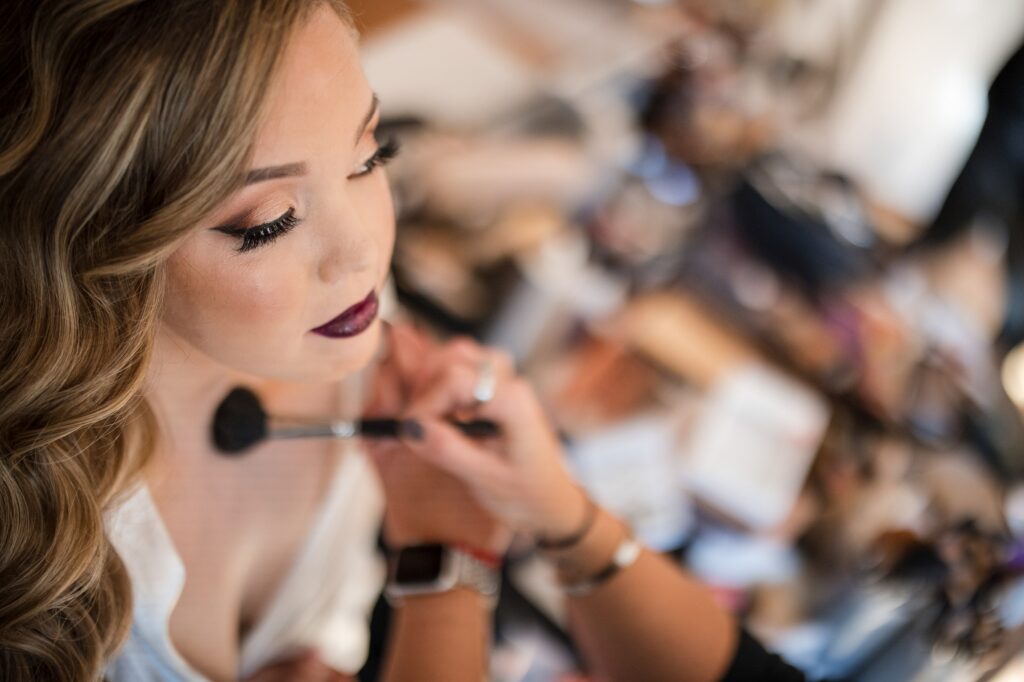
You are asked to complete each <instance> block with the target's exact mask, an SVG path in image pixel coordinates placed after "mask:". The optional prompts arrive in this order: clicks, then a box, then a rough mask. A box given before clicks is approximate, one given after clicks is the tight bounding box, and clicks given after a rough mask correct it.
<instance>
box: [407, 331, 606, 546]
mask: <svg viewBox="0 0 1024 682" xmlns="http://www.w3.org/2000/svg"><path fill="white" fill-rule="evenodd" d="M424 358H425V359H424V360H423V361H421V363H420V370H419V374H418V376H417V379H416V381H415V382H414V395H413V396H412V403H411V406H410V409H409V410H408V411H407V413H406V415H407V417H408V418H411V419H416V420H417V421H418V422H419V423H420V424H421V425H422V426H423V437H422V439H420V440H418V441H412V440H410V439H406V441H407V442H409V445H410V448H411V450H412V451H413V452H414V453H416V454H417V455H418V456H419V457H420V459H421V460H422V461H423V462H425V463H429V464H432V465H435V466H437V467H439V468H441V469H444V470H445V471H448V472H450V473H451V474H452V475H454V476H457V477H458V478H459V479H461V480H462V481H464V482H465V483H466V485H467V486H468V487H469V489H470V491H471V492H472V494H473V497H474V498H475V499H476V501H477V502H478V503H479V504H480V505H482V506H483V507H484V508H486V509H487V510H488V511H490V512H491V513H492V514H494V515H495V516H497V517H498V518H500V519H502V520H503V521H504V522H505V523H507V524H508V525H509V526H510V527H512V528H513V529H514V530H519V531H524V532H526V533H529V534H531V535H533V536H535V537H536V536H542V537H547V538H555V537H563V536H565V535H568V534H571V533H572V532H573V530H574V529H576V528H578V527H579V525H580V523H581V522H582V521H583V519H584V517H585V515H586V507H587V503H586V499H585V497H584V495H583V492H582V491H581V490H580V488H578V487H577V486H576V484H575V482H574V481H573V479H572V477H571V475H570V474H569V471H568V470H567V469H566V467H565V465H564V462H563V450H562V446H561V443H560V442H559V440H558V437H557V435H556V434H555V432H554V430H553V429H552V427H551V425H550V423H549V421H548V419H547V416H546V415H545V414H544V410H543V408H542V406H541V404H540V401H539V400H538V399H537V396H536V394H535V393H534V391H533V388H532V387H531V386H530V385H529V384H528V383H527V382H526V381H525V380H524V379H522V378H521V377H518V376H516V374H515V371H514V368H513V364H512V361H511V360H510V359H509V358H508V357H507V356H506V355H505V354H504V353H502V352H501V351H498V350H495V349H489V348H485V347H483V346H480V345H478V344H476V343H474V342H472V341H469V340H466V339H460V340H456V341H454V342H451V343H449V344H447V345H446V346H444V347H443V348H442V349H440V350H439V351H435V352H433V353H430V354H427V355H425V356H424ZM485 359H487V360H489V361H490V362H492V363H493V365H494V366H495V368H496V370H497V372H496V374H497V379H498V381H497V387H496V391H495V395H494V398H493V399H492V400H491V401H489V402H487V403H486V404H484V405H480V406H478V407H474V399H473V389H474V387H475V385H476V383H477V382H478V380H479V373H480V369H479V368H480V363H481V361H483V360H485ZM452 415H458V416H460V417H461V418H469V417H471V416H475V417H479V418H483V419H490V420H493V421H495V422H497V424H498V425H499V427H500V428H501V430H502V436H501V437H500V438H497V439H488V440H487V441H478V440H472V439H470V438H467V437H465V436H463V435H462V434H461V433H460V432H459V431H457V430H456V429H454V428H452V426H451V425H449V424H448V423H447V421H446V419H445V418H446V417H449V416H452Z"/></svg>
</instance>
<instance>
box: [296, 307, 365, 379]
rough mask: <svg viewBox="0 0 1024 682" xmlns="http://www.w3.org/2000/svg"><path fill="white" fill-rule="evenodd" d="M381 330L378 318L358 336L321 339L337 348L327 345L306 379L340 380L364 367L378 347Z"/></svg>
mask: <svg viewBox="0 0 1024 682" xmlns="http://www.w3.org/2000/svg"><path fill="white" fill-rule="evenodd" d="M382 331H383V325H381V321H380V319H379V318H378V319H376V320H374V321H373V324H371V325H370V326H369V327H368V328H367V329H366V331H364V332H363V333H361V334H359V335H358V336H353V337H350V338H347V339H322V341H325V342H327V343H328V344H332V345H333V344H336V345H337V348H336V349H335V348H332V347H331V345H328V347H327V355H326V357H325V358H324V360H323V363H322V364H321V365H319V366H318V367H315V368H312V369H311V370H310V374H311V376H310V377H309V378H308V379H307V380H308V381H311V382H315V383H326V382H330V381H340V380H341V379H344V378H346V377H348V376H350V375H352V374H355V373H356V372H359V371H361V370H363V369H365V368H366V366H367V365H369V364H370V362H371V361H372V360H373V358H374V356H376V354H377V351H378V349H379V348H380V344H381V333H382ZM317 341H321V339H317ZM332 350H333V351H334V352H333V353H331V351H332Z"/></svg>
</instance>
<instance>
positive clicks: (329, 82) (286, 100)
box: [254, 4, 373, 166]
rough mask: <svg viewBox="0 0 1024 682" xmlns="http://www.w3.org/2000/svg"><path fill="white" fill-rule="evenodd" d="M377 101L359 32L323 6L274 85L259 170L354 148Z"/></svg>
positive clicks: (259, 140) (259, 142) (295, 40)
mask: <svg viewBox="0 0 1024 682" xmlns="http://www.w3.org/2000/svg"><path fill="white" fill-rule="evenodd" d="M372 97H373V93H372V90H371V89H370V85H369V83H368V82H367V80H366V76H365V74H364V73H363V69H362V66H361V64H360V63H359V50H358V44H357V42H356V35H355V32H354V30H353V29H352V27H351V26H349V24H347V23H346V22H344V21H343V20H342V19H341V18H340V17H339V16H338V15H337V14H336V13H335V12H334V11H333V10H331V9H330V8H329V7H328V6H327V5H326V4H324V5H321V6H320V7H319V8H317V9H316V10H315V11H314V12H313V13H312V14H311V15H310V17H309V18H308V19H307V20H306V21H305V22H304V23H303V24H301V25H300V26H299V27H298V28H296V30H295V32H294V33H293V35H292V36H291V38H290V39H289V42H288V46H287V47H286V49H285V52H284V54H283V55H282V60H281V63H280V64H279V66H278V70H277V72H276V73H275V74H274V77H273V79H272V80H271V84H270V88H269V90H268V92H267V101H266V109H265V114H264V119H263V121H262V124H261V126H260V130H259V132H258V133H257V136H256V141H255V148H254V165H255V166H268V165H276V164H283V163H292V162H296V161H301V160H303V159H306V158H308V157H309V156H310V155H312V153H313V152H315V151H317V150H320V151H321V152H322V151H323V150H325V149H330V150H338V149H339V147H338V146H337V145H343V146H342V147H340V149H351V148H352V146H353V137H354V136H355V134H356V131H357V129H358V128H359V125H360V124H361V123H362V121H363V118H364V116H365V115H366V111H367V109H368V108H369V106H370V103H371V101H372Z"/></svg>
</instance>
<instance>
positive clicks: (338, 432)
mask: <svg viewBox="0 0 1024 682" xmlns="http://www.w3.org/2000/svg"><path fill="white" fill-rule="evenodd" d="M272 421H273V420H272ZM450 423H451V425H452V426H454V427H455V428H456V429H458V430H459V431H461V432H462V433H463V435H465V436H467V437H469V438H493V437H496V436H499V435H500V434H501V429H499V428H498V425H497V424H495V423H494V422H492V421H488V420H486V419H474V420H471V421H451V422H450ZM401 431H402V421H401V420H399V419H361V420H359V421H357V422H352V421H345V420H340V421H336V422H330V423H327V424H322V423H321V424H299V423H294V422H293V423H290V424H279V425H274V424H273V423H272V424H271V427H270V432H269V434H268V436H269V437H270V438H355V437H356V436H362V437H363V438H398V437H399V436H400V435H401Z"/></svg>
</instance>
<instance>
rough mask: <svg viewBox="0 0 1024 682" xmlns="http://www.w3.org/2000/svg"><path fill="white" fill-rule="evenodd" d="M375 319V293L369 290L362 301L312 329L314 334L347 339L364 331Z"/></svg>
mask: <svg viewBox="0 0 1024 682" xmlns="http://www.w3.org/2000/svg"><path fill="white" fill-rule="evenodd" d="M375 319H377V294H376V292H370V295H369V296H367V297H366V298H365V299H364V300H363V301H361V302H359V303H356V304H355V305H354V306H352V307H351V308H349V309H348V310H346V311H345V312H343V313H342V314H341V315H338V316H337V317H336V318H334V319H333V320H331V321H330V322H328V323H327V324H325V325H323V326H320V327H317V328H316V329H313V330H312V332H313V333H314V334H319V335H321V336H326V337H327V338H330V339H347V338H349V337H350V336H356V335H357V334H362V333H363V332H364V331H366V330H367V329H368V328H369V326H370V325H371V324H373V321H374V320H375Z"/></svg>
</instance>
